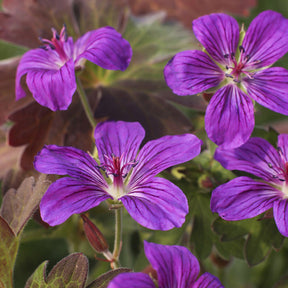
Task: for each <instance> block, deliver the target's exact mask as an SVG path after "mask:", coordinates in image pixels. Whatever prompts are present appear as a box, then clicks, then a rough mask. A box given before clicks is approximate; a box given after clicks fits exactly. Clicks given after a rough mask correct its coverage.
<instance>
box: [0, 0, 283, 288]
mask: <svg viewBox="0 0 288 288" xmlns="http://www.w3.org/2000/svg"><path fill="white" fill-rule="evenodd" d="M0 5H1V8H2V9H1V10H2V12H1V13H0V23H1V24H0V25H1V29H0V121H1V125H2V126H1V127H0V166H1V172H0V176H1V179H2V180H1V182H2V188H1V197H0V203H1V202H3V203H4V201H3V197H4V198H5V197H6V200H5V199H4V200H5V203H8V202H9V201H12V200H9V201H8V200H7V199H8V196H6V195H8V194H7V193H8V192H7V191H8V190H9V189H10V188H11V187H13V188H15V189H16V188H18V187H19V184H20V183H21V182H22V180H23V179H24V178H25V177H26V176H29V175H34V176H36V177H37V174H36V173H35V171H33V169H32V168H33V158H34V155H35V153H37V151H39V150H40V149H41V147H42V146H43V144H44V143H45V144H50V143H53V144H58V145H72V146H75V147H78V148H81V149H84V150H90V151H92V150H93V139H91V132H92V130H91V129H90V127H89V124H88V121H87V119H86V118H85V115H84V113H83V111H82V110H81V108H80V109H79V105H78V104H79V103H78V99H77V97H74V98H75V99H74V98H73V104H72V105H71V106H70V107H69V109H68V111H63V112H55V113H54V112H51V111H48V110H47V109H46V108H42V107H40V106H39V105H38V104H37V103H35V102H34V101H33V98H32V97H31V95H28V97H27V98H25V99H23V101H20V102H17V103H15V101H14V97H15V96H14V81H15V71H16V67H17V64H18V61H19V56H21V55H22V54H23V53H24V52H25V51H27V50H28V49H30V48H35V47H38V45H39V43H38V40H37V39H38V38H37V37H38V36H42V37H46V38H50V36H51V35H50V34H49V33H50V28H51V27H52V26H53V27H55V28H57V29H59V28H60V27H61V26H62V24H63V23H64V22H65V23H66V25H67V27H68V31H69V34H70V35H72V36H73V37H75V38H76V37H79V36H80V35H81V34H83V33H85V32H86V31H88V30H90V29H96V28H98V27H101V26H105V25H111V26H113V27H115V28H116V29H118V31H120V32H121V33H123V36H124V38H126V39H127V40H128V41H129V42H130V43H131V46H132V49H133V59H132V61H131V65H130V67H129V68H128V69H127V70H126V71H125V72H117V71H116V72H115V71H108V72H107V71H105V70H103V69H101V68H99V67H97V66H95V65H92V64H91V63H87V66H86V70H85V71H84V72H83V73H82V74H81V75H80V77H81V79H82V81H83V83H84V85H85V88H86V91H87V94H88V96H89V99H90V104H91V106H92V108H93V111H94V116H95V118H96V119H97V120H98V121H101V120H105V119H110V120H120V119H121V120H125V121H139V122H141V124H142V125H143V126H144V127H145V130H146V138H145V141H147V140H149V139H153V138H157V137H160V136H162V135H165V134H180V133H185V132H193V133H195V134H196V135H197V136H199V137H200V138H201V139H202V140H203V143H204V145H203V152H202V153H201V155H200V156H198V157H197V158H196V159H194V160H193V161H191V162H189V163H186V164H184V165H181V166H179V167H174V168H172V169H170V170H169V171H165V172H164V173H162V175H159V176H160V177H165V178H167V179H169V180H171V181H173V182H174V183H175V184H176V185H178V186H179V187H180V188H181V189H182V190H183V191H184V192H185V194H186V196H187V198H188V201H189V207H190V212H189V215H188V216H187V218H186V222H185V224H184V225H183V227H181V228H179V229H173V230H170V231H166V232H163V231H150V230H148V229H145V228H143V227H141V226H139V225H138V224H137V223H136V222H135V221H133V219H131V217H130V216H129V215H128V213H124V216H123V217H124V219H123V222H124V231H123V233H124V234H123V249H122V254H121V259H120V260H121V264H122V266H123V267H128V268H132V269H134V270H135V271H142V270H143V269H145V268H147V265H148V264H149V263H148V261H147V260H146V258H145V255H144V251H143V240H144V239H145V240H148V241H151V242H155V243H161V244H171V245H172V244H173V245H175V244H178V245H184V246H187V247H189V248H190V249H191V251H192V252H193V253H194V254H195V255H196V256H197V257H198V259H199V261H200V262H201V269H202V271H209V272H211V273H213V274H215V275H216V276H218V277H219V279H220V280H221V281H222V283H223V284H224V285H225V287H233V288H260V287H261V288H271V287H273V288H284V287H288V270H287V267H288V244H287V241H286V240H285V239H284V238H283V237H282V236H281V235H280V233H279V232H278V230H277V229H276V226H275V223H274V220H273V218H271V217H269V213H268V214H267V215H266V214H265V215H260V216H258V217H256V218H254V219H249V220H245V221H235V222H225V221H223V220H221V219H220V218H219V217H218V216H217V215H213V214H212V213H211V211H210V196H211V191H212V190H213V189H214V188H215V187H217V186H219V185H220V184H222V183H225V182H227V181H228V180H230V179H232V178H234V177H235V176H238V175H241V173H239V172H235V173H233V172H231V171H227V170H225V169H224V168H222V166H221V165H220V164H219V163H218V162H217V161H215V160H213V154H214V151H215V148H216V147H215V145H214V144H213V143H212V142H210V141H209V140H208V139H207V136H206V133H205V130H204V111H205V107H206V105H207V103H206V101H205V99H204V97H202V95H197V96H191V97H190V96H188V97H178V96H175V95H173V93H172V92H171V91H170V89H168V88H167V86H166V84H165V82H164V79H163V74H162V71H163V68H164V66H165V64H166V63H167V61H168V60H169V59H170V58H171V57H172V56H173V55H174V54H176V53H177V52H179V51H182V50H187V49H200V46H199V45H198V44H197V41H196V40H195V38H194V36H193V34H192V31H191V22H192V20H193V19H195V18H197V17H199V16H201V15H204V14H208V13H213V12H225V13H228V14H230V15H232V16H235V17H236V19H237V20H238V21H239V24H242V23H244V24H245V27H246V28H247V27H248V26H249V23H250V22H251V20H252V19H253V18H254V17H255V16H256V15H258V14H259V13H260V12H261V11H264V10H275V11H278V12H280V13H282V14H283V15H284V16H285V17H287V18H288V2H287V1H282V0H274V1H270V0H258V1H256V0H246V1H243V0H239V1H236V0H234V1H228V0H221V1H214V0H205V1H204V0H202V1H199V0H198V1H196V0H195V1H189V0H178V1H177V0H165V1H164V0H151V1H150V0H146V1H141V0H134V1H133V0H130V1H128V0H127V1H124V0H123V1H122V0H114V1H113V0H109V1H100V0H99V1H97V0H87V1H85V0H71V1H68V0H67V1H62V2H61V3H60V2H59V1H47V0H46V1H45V0H37V1H33V0H6V1H5V0H2V1H1V0H0ZM275 65H277V66H282V67H285V68H287V67H288V55H286V56H284V57H283V58H282V59H280V60H279V61H278V62H277V63H276V64H275ZM255 109H256V113H255V118H256V126H255V130H254V132H253V135H254V136H260V137H264V138H266V139H267V140H268V141H270V142H271V143H272V144H273V145H274V144H276V139H277V135H278V133H287V132H288V131H287V130H288V125H287V123H288V122H287V119H286V118H287V117H285V116H283V115H280V114H277V113H274V112H272V111H269V110H267V109H265V108H263V107H260V106H258V105H257V104H256V106H255ZM242 174H243V173H242ZM25 191H26V190H25ZM29 191H30V192H31V189H27V191H26V192H24V194H25V195H26V196H27V197H28V196H29V195H30V194H29V193H30V192H29ZM17 192H18V191H17ZM4 195H5V196H4ZM24 198H25V197H24ZM5 203H4V204H5ZM9 203H10V205H11V207H14V206H13V205H14V204H15V203H13V201H12V202H9ZM5 205H7V204H5ZM3 209H4V208H3V205H2V210H1V213H0V214H1V216H2V217H3V218H5V217H4V216H5V215H3V213H4V212H3V211H4V210H3ZM15 209H16V208H15ZM12 210H13V209H11V211H12ZM13 211H14V210H13ZM32 212H34V210H33V209H31V211H29V213H28V212H27V213H28V214H29V217H30V216H31V215H32V214H33V213H32ZM38 212H39V211H38ZM112 212H113V211H109V210H108V209H107V206H106V205H105V204H101V205H99V206H98V207H96V208H94V209H92V210H91V211H89V217H90V219H91V220H92V221H93V222H94V223H95V224H96V225H97V227H98V228H99V229H100V230H101V231H102V233H103V234H104V236H105V238H106V239H107V241H108V243H109V245H110V247H113V238H114V217H113V213H112ZM5 213H7V212H5ZM5 213H4V214H5ZM11 213H12V216H11V214H9V213H8V214H9V215H10V216H9V217H14V216H15V215H14V214H13V212H11ZM28 214H27V215H28ZM21 215H22V214H21ZM25 215H26V214H25ZM27 215H26V216H27ZM6 216H7V214H6ZM23 217H24V216H23ZM5 219H6V220H7V218H5ZM8 224H9V223H8ZM24 224H26V222H25V223H24ZM24 224H23V225H24ZM1 225H2V226H1ZM1 225H0V230H1V229H3V231H4V232H5V233H6V234H5V233H3V234H0V235H1V237H3V239H1V241H2V240H3V243H4V242H5V241H4V240H5V239H6V238H5V237H8V236H7V233H8V232H7V231H8V230H7V229H6V228H3V227H4V226H3V225H4V224H1ZM1 227H2V228H1ZM5 229H6V230H5ZM14 232H15V231H14ZM9 233H10V232H9ZM9 233H8V234H9ZM10 236H11V235H10ZM10 236H9V237H10ZM15 239H16V240H15V241H16V242H17V245H19V252H18V255H17V259H16V264H15V270H14V287H16V288H18V287H24V285H25V283H26V281H27V279H28V278H29V277H30V275H31V274H32V273H33V272H34V271H35V269H36V268H37V267H38V266H39V265H40V264H41V263H42V262H43V261H46V260H48V261H49V263H48V266H47V271H48V272H49V271H50V270H51V269H52V267H53V266H54V265H55V264H56V263H57V262H58V261H60V260H61V259H63V258H64V257H66V256H67V255H68V254H70V253H74V252H82V253H84V255H86V256H87V257H88V259H89V276H88V281H87V284H88V283H90V282H92V281H93V280H95V279H96V278H97V277H99V276H100V275H101V274H103V273H105V272H107V271H109V269H110V267H109V263H107V262H104V261H101V260H99V258H101V255H97V259H96V258H95V252H94V251H93V249H92V248H91V247H90V245H89V243H88V242H87V240H86V238H85V235H84V232H83V223H82V220H81V219H80V217H79V216H78V215H74V216H73V217H71V218H70V219H69V220H68V221H66V222H65V223H64V224H63V225H60V226H57V227H53V228H51V227H47V225H45V224H44V223H43V222H41V219H40V218H39V213H37V211H36V213H35V214H34V216H33V220H30V221H29V222H28V223H27V225H26V226H25V229H24V231H23V230H21V229H20V230H19V231H18V234H17V237H16V238H15ZM20 240H21V241H20ZM13 241H14V240H13ZM16 242H15V243H16ZM3 243H2V245H0V252H1V251H4V250H5V249H6V248H7V247H6V246H5V245H4V244H3ZM11 243H12V242H11ZM13 243H14V242H13ZM1 249H2V250H1ZM0 254H1V253H0ZM7 257H8V256H7ZM0 260H1V257H0ZM0 275H1V274H0ZM91 287H92V286H91ZM103 287H104V286H103Z"/></svg>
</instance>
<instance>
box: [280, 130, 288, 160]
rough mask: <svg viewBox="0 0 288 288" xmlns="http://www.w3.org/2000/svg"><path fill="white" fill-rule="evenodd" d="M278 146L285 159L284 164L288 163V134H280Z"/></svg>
mask: <svg viewBox="0 0 288 288" xmlns="http://www.w3.org/2000/svg"><path fill="white" fill-rule="evenodd" d="M277 144H278V147H279V148H280V153H281V157H283V158H282V161H283V160H284V162H288V134H280V135H279V136H278V143H277ZM279 148H278V149H279Z"/></svg>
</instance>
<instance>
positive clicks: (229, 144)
mask: <svg viewBox="0 0 288 288" xmlns="http://www.w3.org/2000/svg"><path fill="white" fill-rule="evenodd" d="M193 31H194V33H195V36H196V38H197V39H198V40H199V42H200V43H201V44H202V45H203V46H204V48H205V51H198V50H190V51H183V52H180V53H178V54H176V55H175V56H174V57H173V58H172V59H171V60H170V62H169V63H168V64H167V65H166V67H165V69H164V76H165V79H166V82H167V84H168V86H169V87H170V88H171V89H172V90H173V92H174V93H175V94H178V95H192V94H197V93H200V92H203V91H207V90H208V91H207V92H210V93H212V92H215V91H216V92H215V94H214V95H213V96H212V99H211V100H210V103H209V105H208V107H207V111H206V115H205V128H206V131H207V135H208V137H209V138H210V139H211V140H212V141H214V142H215V143H216V144H217V145H222V146H223V147H226V148H235V147H238V146H240V145H242V144H243V143H245V142H246V141H247V140H248V139H249V137H250V135H251V133H252V131H253V128H254V109H253V102H252V100H255V101H257V102H258V103H259V104H261V105H263V106H265V107H267V108H269V109H271V110H273V111H276V112H278V113H281V114H285V115H288V81H287V78H288V70H286V69H284V68H281V67H272V68H269V66H270V65H272V64H273V63H274V62H275V61H277V60H278V59H279V58H281V57H282V56H283V55H284V54H285V53H286V52H287V51H288V20H287V19H285V18H284V17H283V16H282V15H281V14H279V13H277V12H274V11H265V12H262V13H261V14H259V15H258V16H257V17H256V18H255V19H254V20H253V21H252V23H251V24H250V26H249V28H248V30H247V33H246V35H245V36H244V31H242V32H241V33H239V27H238V23H237V21H236V20H235V19H234V18H232V17H230V16H228V15H225V14H211V15H207V16H203V17H200V18H198V19H196V20H194V21H193ZM243 36H244V38H243Z"/></svg>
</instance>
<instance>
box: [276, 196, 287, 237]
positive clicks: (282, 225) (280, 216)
mask: <svg viewBox="0 0 288 288" xmlns="http://www.w3.org/2000/svg"><path fill="white" fill-rule="evenodd" d="M273 213H274V219H275V222H276V225H277V228H278V230H279V232H280V233H281V234H282V235H283V236H285V237H288V201H287V199H283V200H280V201H275V202H274V205H273Z"/></svg>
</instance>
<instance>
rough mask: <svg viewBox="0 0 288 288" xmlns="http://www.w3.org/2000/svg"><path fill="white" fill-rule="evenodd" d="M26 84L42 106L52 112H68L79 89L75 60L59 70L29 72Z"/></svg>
mask: <svg viewBox="0 0 288 288" xmlns="http://www.w3.org/2000/svg"><path fill="white" fill-rule="evenodd" d="M26 82H27V86H28V88H29V90H30V91H31V93H32V95H33V97H34V99H35V100H36V101H37V102H38V103H39V104H40V105H42V106H45V107H48V108H49V109H51V110H52V111H56V110H66V109H67V108H68V107H69V105H70V104H71V102H72V97H73V94H74V92H75V90H76V88H77V85H76V80H75V74H74V63H73V60H72V59H71V60H69V61H68V62H66V63H65V65H64V66H62V67H61V68H60V69H59V70H32V71H29V72H28V73H27V78H26Z"/></svg>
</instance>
